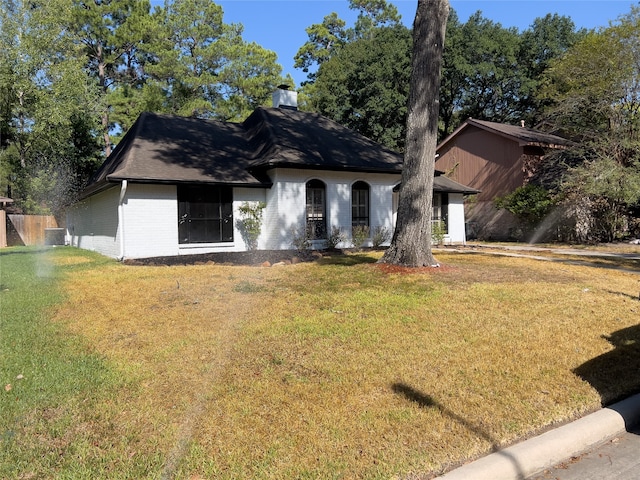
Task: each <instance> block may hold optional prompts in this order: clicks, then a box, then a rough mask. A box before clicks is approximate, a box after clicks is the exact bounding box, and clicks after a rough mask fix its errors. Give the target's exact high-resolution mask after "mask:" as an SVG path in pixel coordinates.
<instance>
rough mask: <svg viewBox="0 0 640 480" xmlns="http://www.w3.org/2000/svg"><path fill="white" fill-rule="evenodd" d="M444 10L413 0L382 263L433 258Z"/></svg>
mask: <svg viewBox="0 0 640 480" xmlns="http://www.w3.org/2000/svg"><path fill="white" fill-rule="evenodd" d="M448 16H449V1H448V0H418V8H417V11H416V18H415V20H414V22H413V54H412V61H411V63H412V65H411V86H410V91H409V104H408V108H409V111H408V116H407V134H406V147H405V154H404V167H403V169H402V183H401V185H400V196H399V202H398V215H397V220H396V228H395V231H394V234H393V239H392V240H391V245H390V246H389V248H388V249H387V251H386V252H385V254H384V255H383V257H382V258H381V259H380V262H382V263H391V264H394V265H403V266H407V267H424V266H430V265H435V264H436V261H435V259H434V258H433V254H432V251H431V209H432V201H433V177H434V168H435V167H434V165H435V156H436V146H437V141H438V110H439V108H438V106H439V102H438V97H439V92H440V69H441V65H442V52H443V50H444V36H445V31H446V27H447V17H448Z"/></svg>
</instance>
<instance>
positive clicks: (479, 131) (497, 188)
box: [435, 118, 572, 240]
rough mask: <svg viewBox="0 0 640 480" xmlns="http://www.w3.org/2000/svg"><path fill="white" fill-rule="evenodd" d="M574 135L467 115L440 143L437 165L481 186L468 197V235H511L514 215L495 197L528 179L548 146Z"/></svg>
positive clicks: (551, 148) (455, 177)
mask: <svg viewBox="0 0 640 480" xmlns="http://www.w3.org/2000/svg"><path fill="white" fill-rule="evenodd" d="M571 145H572V142H571V141H570V140H567V139H565V138H562V137H559V136H557V135H551V134H548V133H545V132H541V131H538V130H535V129H532V128H527V127H525V126H524V125H520V126H516V125H507V124H503V123H496V122H489V121H484V120H475V119H473V118H469V119H467V120H466V121H465V122H463V123H462V124H461V125H460V126H459V127H458V128H457V129H456V130H455V131H454V132H453V133H452V134H451V135H449V136H448V137H447V138H445V139H444V140H443V141H442V142H440V144H439V145H438V146H437V148H436V153H437V155H438V156H437V158H436V164H435V165H436V168H437V169H438V170H440V171H443V172H446V173H445V174H446V175H447V177H449V178H451V179H453V180H455V181H457V182H459V183H461V184H464V185H468V186H469V187H471V188H472V189H477V190H479V191H480V193H478V195H477V196H475V198H473V199H471V201H468V202H466V205H465V210H466V212H465V214H466V219H467V235H468V237H469V238H481V239H485V240H507V239H509V236H510V232H511V230H512V229H513V228H515V227H516V224H517V222H516V220H515V218H514V217H513V216H512V215H511V214H510V213H509V212H507V211H506V210H499V209H496V208H495V206H494V200H495V199H496V198H497V197H501V196H504V195H506V194H509V193H511V192H513V191H514V190H515V189H516V188H518V187H521V186H523V185H525V184H526V183H527V181H528V180H529V179H530V178H531V176H532V175H533V173H534V172H535V170H536V168H537V166H538V165H540V163H541V162H543V161H544V158H545V155H548V153H549V152H550V151H554V150H557V149H564V148H567V147H569V146H571Z"/></svg>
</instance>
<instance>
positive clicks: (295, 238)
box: [290, 225, 311, 252]
mask: <svg viewBox="0 0 640 480" xmlns="http://www.w3.org/2000/svg"><path fill="white" fill-rule="evenodd" d="M290 235H291V245H292V246H293V248H295V249H296V250H298V251H299V252H303V251H304V250H309V249H310V248H311V238H310V236H309V231H308V230H307V227H306V225H303V226H302V227H300V226H298V227H296V226H293V227H291V231H290Z"/></svg>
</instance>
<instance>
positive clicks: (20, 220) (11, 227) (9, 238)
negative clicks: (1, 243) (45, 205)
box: [2, 212, 58, 245]
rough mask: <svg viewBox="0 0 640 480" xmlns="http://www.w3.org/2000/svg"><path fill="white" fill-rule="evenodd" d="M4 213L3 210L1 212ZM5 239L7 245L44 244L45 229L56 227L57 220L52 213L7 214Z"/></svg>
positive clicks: (4, 223)
mask: <svg viewBox="0 0 640 480" xmlns="http://www.w3.org/2000/svg"><path fill="white" fill-rule="evenodd" d="M3 213H4V212H3ZM7 217H8V221H5V222H2V224H3V225H6V227H7V232H6V235H5V237H6V241H5V243H6V244H8V245H44V243H45V229H47V228H57V227H58V222H56V219H55V217H54V216H52V215H11V214H9V215H7Z"/></svg>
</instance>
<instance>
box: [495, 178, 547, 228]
mask: <svg viewBox="0 0 640 480" xmlns="http://www.w3.org/2000/svg"><path fill="white" fill-rule="evenodd" d="M494 202H495V205H496V207H497V208H504V209H506V210H507V211H509V212H511V213H513V214H514V215H515V216H516V217H518V219H520V221H521V222H522V223H523V226H524V227H526V228H534V227H535V226H536V225H538V223H540V222H541V221H542V220H543V219H544V218H545V217H546V216H547V215H548V214H549V212H550V211H551V209H552V208H553V207H554V201H553V198H552V196H551V194H550V192H549V191H547V190H546V189H545V188H543V187H540V186H538V185H534V184H531V183H529V184H527V185H524V186H522V187H518V188H516V189H515V190H514V191H513V192H511V193H509V194H508V195H505V196H503V197H499V198H496V199H495V201H494Z"/></svg>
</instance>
